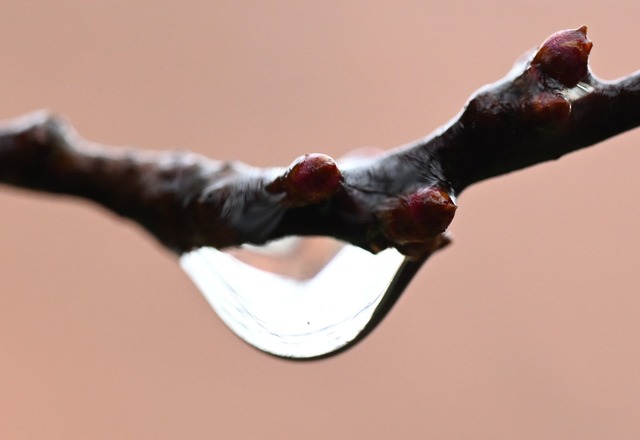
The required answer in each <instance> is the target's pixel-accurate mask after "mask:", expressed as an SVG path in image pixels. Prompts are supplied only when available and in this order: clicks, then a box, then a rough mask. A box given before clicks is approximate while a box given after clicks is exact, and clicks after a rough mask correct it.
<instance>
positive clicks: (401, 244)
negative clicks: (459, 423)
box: [0, 27, 640, 258]
mask: <svg viewBox="0 0 640 440" xmlns="http://www.w3.org/2000/svg"><path fill="white" fill-rule="evenodd" d="M590 50H591V42H589V41H588V40H587V38H586V27H582V28H580V29H577V30H571V31H562V32H558V33H557V34H554V35H553V36H551V37H550V38H549V39H547V40H546V41H545V42H544V43H543V44H542V45H541V46H540V48H539V49H538V50H537V51H534V52H532V53H531V54H530V55H529V56H528V57H527V58H526V59H523V60H521V61H519V62H518V63H517V64H516V65H515V66H514V68H513V69H512V71H511V72H510V73H509V74H508V75H507V77H505V78H504V79H503V80H501V81H499V82H497V83H495V84H491V85H489V86H485V87H483V88H482V89H480V91H478V92H477V93H476V94H475V95H474V96H472V97H471V99H470V100H469V101H468V103H467V105H466V106H465V108H464V110H463V111H462V112H461V113H460V115H459V116H458V117H457V118H456V119H455V120H454V121H452V122H451V123H450V124H449V125H448V126H446V127H444V128H442V129H440V130H439V131H438V132H437V133H435V134H433V135H431V136H429V137H427V138H425V139H422V140H419V141H416V142H415V143H413V144H411V145H408V146H404V147H400V148H398V149H396V150H393V151H390V152H388V153H386V154H384V155H381V156H377V157H359V158H355V157H350V158H345V159H343V160H339V161H337V162H336V161H334V160H333V159H332V158H330V157H328V156H325V155H322V154H310V155H305V156H302V157H300V158H299V159H297V160H296V161H294V163H293V164H292V165H291V166H289V167H288V168H279V169H259V168H253V167H250V166H248V165H244V164H241V163H236V162H218V161H213V160H210V159H207V158H205V157H202V156H199V155H196V154H192V153H188V152H164V153H152V152H145V151H140V150H136V149H122V148H116V147H108V146H104V145H99V144H96V143H92V142H88V141H86V140H84V139H82V138H81V137H80V136H79V135H78V134H77V133H76V132H75V131H74V130H73V129H72V128H71V126H70V125H69V124H68V123H66V122H65V121H63V120H62V119H60V118H58V117H55V116H53V115H51V114H49V113H47V112H37V113H33V114H29V115H26V116H23V117H21V118H18V119H15V120H11V121H8V122H5V123H4V125H2V126H1V127H0V182H4V183H8V184H11V185H16V186H21V187H25V188H30V189H34V190H38V191H47V192H53V193H61V194H69V195H74V196H78V197H82V198H86V199H90V200H93V201H95V202H97V203H99V204H101V205H103V206H105V207H107V208H109V209H110V210H112V211H114V212H116V213H118V214H120V215H122V216H124V217H128V218H131V219H133V220H135V221H137V222H138V223H140V224H141V225H142V226H143V227H144V228H146V229H147V230H148V231H150V232H151V233H152V234H153V235H154V236H155V237H156V238H157V239H158V240H160V242H162V243H163V244H164V245H166V246H167V247H169V248H170V249H172V250H173V251H175V252H177V253H182V252H184V251H187V250H190V249H193V248H196V247H201V246H213V247H217V248H223V247H228V246H236V245H240V244H243V243H254V244H262V243H265V242H267V241H269V240H272V239H275V238H279V237H283V236H287V235H325V236H333V237H336V238H338V239H341V240H344V241H348V242H350V243H353V244H355V245H357V246H361V247H363V248H365V249H368V250H370V251H372V252H377V251H379V250H381V249H384V248H387V247H390V246H394V247H397V248H398V249H399V250H400V251H401V252H403V253H405V254H407V255H410V256H414V257H416V258H419V257H421V256H423V255H424V254H426V253H430V252H432V251H434V250H436V249H438V248H440V247H442V246H443V245H445V244H446V243H447V239H446V236H445V235H444V231H445V230H446V228H447V227H448V225H449V223H450V222H451V220H452V219H453V215H454V212H455V209H456V205H455V203H454V200H455V197H456V196H457V195H458V194H460V192H461V191H463V190H464V189H465V188H467V187H468V186H469V185H471V184H473V183H476V182H479V181H481V180H484V179H487V178H490V177H493V176H497V175H501V174H505V173H508V172H511V171H514V170H517V169H520V168H524V167H527V166H530V165H533V164H537V163H540V162H544V161H547V160H552V159H557V158H559V157H561V156H563V155H564V154H567V153H569V152H572V151H575V150H577V149H580V148H583V147H587V146H589V145H593V144H594V143H597V142H599V141H602V140H604V139H607V138H609V137H612V136H615V135H616V134H619V133H622V132H624V131H626V130H629V129H631V128H634V127H636V126H638V125H640V72H636V73H635V74H633V75H631V76H628V77H626V78H623V79H620V80H617V81H613V82H605V81H602V80H599V79H598V78H596V77H595V76H594V75H593V74H592V73H591V72H590V70H589V68H588V64H587V61H588V55H589V52H590Z"/></svg>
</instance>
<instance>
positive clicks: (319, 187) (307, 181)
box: [267, 153, 343, 206]
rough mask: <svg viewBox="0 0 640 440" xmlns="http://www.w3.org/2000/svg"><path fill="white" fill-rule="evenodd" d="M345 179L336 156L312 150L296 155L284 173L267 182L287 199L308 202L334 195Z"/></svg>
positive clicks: (299, 202)
mask: <svg viewBox="0 0 640 440" xmlns="http://www.w3.org/2000/svg"><path fill="white" fill-rule="evenodd" d="M342 181H343V178H342V173H341V172H340V169H339V168H338V164H337V163H336V161H335V160H333V158H331V157H330V156H327V155H326V154H320V153H312V154H305V155H304V156H300V157H299V158H297V159H296V160H295V161H294V162H293V163H292V164H291V165H290V166H289V169H288V170H287V171H286V172H285V173H284V174H283V175H282V176H280V177H278V178H277V179H275V180H274V181H273V182H272V183H271V184H270V185H268V186H267V191H270V192H284V193H285V194H286V198H285V201H286V203H288V204H291V205H293V206H305V205H312V204H314V203H320V202H323V201H325V200H328V199H329V198H331V197H332V196H333V195H334V194H335V193H336V192H337V191H338V190H339V189H340V187H341V186H342Z"/></svg>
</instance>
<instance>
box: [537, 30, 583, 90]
mask: <svg viewBox="0 0 640 440" xmlns="http://www.w3.org/2000/svg"><path fill="white" fill-rule="evenodd" d="M592 46H593V43H591V41H589V39H588V38H587V27H586V26H582V27H581V28H579V29H575V30H566V31H560V32H556V33H555V34H553V35H551V36H550V37H549V38H547V40H546V41H545V42H544V43H542V46H540V48H539V49H538V52H537V53H536V55H535V57H534V58H533V61H532V62H531V65H532V66H538V67H539V69H540V71H541V72H542V73H544V74H545V75H547V76H549V77H551V78H553V79H555V80H557V81H559V82H560V83H562V84H563V85H564V86H566V87H574V86H575V85H576V84H578V82H580V80H581V79H583V78H584V77H585V76H586V75H587V72H588V64H587V62H588V59H589V52H591V47H592Z"/></svg>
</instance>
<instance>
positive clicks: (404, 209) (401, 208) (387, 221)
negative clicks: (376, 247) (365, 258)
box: [378, 186, 457, 245]
mask: <svg viewBox="0 0 640 440" xmlns="http://www.w3.org/2000/svg"><path fill="white" fill-rule="evenodd" d="M456 208H457V206H456V204H455V203H454V202H453V200H451V197H450V196H449V194H448V193H447V192H446V191H444V190H443V189H442V188H439V187H437V186H431V187H428V188H421V189H419V190H418V191H416V192H414V193H411V194H409V195H407V196H404V197H402V198H400V199H399V200H398V201H396V203H394V204H393V205H392V206H391V207H389V208H385V209H382V210H381V211H379V213H378V217H379V218H380V220H381V221H382V227H383V233H384V235H385V236H386V237H387V238H389V239H390V240H391V241H392V242H393V243H395V244H397V245H398V244H399V245H402V244H406V243H420V242H427V241H429V240H431V239H433V238H434V237H436V236H437V235H438V234H441V233H442V232H444V231H445V230H446V229H447V227H448V226H449V224H450V223H451V221H452V220H453V216H454V214H455V212H456Z"/></svg>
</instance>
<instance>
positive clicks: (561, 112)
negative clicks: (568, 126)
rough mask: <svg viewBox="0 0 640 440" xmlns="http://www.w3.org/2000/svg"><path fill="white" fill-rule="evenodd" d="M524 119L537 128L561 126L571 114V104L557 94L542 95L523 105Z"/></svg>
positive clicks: (545, 93)
mask: <svg viewBox="0 0 640 440" xmlns="http://www.w3.org/2000/svg"><path fill="white" fill-rule="evenodd" d="M522 114H523V118H524V119H525V120H527V121H531V122H533V123H534V124H535V125H536V126H539V127H540V126H541V127H548V126H554V125H557V124H561V123H563V122H565V121H567V119H568V118H569V115H570V114H571V103H570V102H569V101H567V100H566V99H565V98H564V97H563V96H561V95H558V94H555V93H547V92H543V93H540V94H538V95H536V96H534V97H532V98H531V99H529V100H527V101H525V102H524V103H523V104H522Z"/></svg>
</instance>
